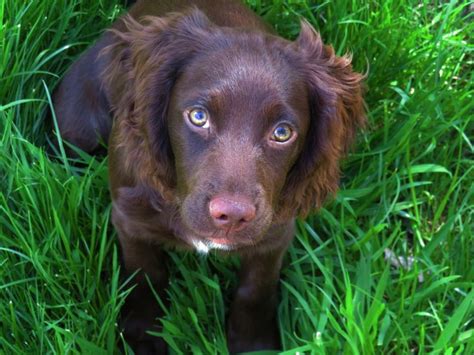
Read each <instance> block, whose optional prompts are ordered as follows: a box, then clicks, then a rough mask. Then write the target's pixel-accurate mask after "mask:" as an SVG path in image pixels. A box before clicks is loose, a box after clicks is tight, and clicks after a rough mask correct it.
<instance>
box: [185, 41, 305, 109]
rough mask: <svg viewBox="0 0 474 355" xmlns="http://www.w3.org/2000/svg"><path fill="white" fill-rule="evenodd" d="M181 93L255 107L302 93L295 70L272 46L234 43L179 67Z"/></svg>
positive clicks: (285, 99)
mask: <svg viewBox="0 0 474 355" xmlns="http://www.w3.org/2000/svg"><path fill="white" fill-rule="evenodd" d="M178 87H179V91H180V92H181V93H182V95H181V97H182V98H183V100H186V99H187V98H188V96H189V97H192V98H194V97H199V96H202V97H206V98H212V99H215V100H216V101H219V103H220V104H221V105H223V106H226V105H232V106H233V107H235V105H240V106H242V107H243V108H245V109H249V108H259V107H262V106H264V105H265V104H266V103H271V104H289V105H291V103H292V102H295V99H294V98H295V97H303V96H305V86H304V85H303V80H301V78H300V77H299V74H298V73H297V71H296V70H295V69H294V68H292V66H291V63H289V62H288V61H287V60H286V58H284V56H283V55H281V53H280V52H279V51H278V50H276V49H275V48H274V47H273V48H272V47H269V46H267V47H265V46H261V47H258V46H256V45H255V44H252V43H238V44H236V45H234V46H230V47H227V48H224V49H221V50H217V51H216V50H213V51H209V52H208V53H202V54H200V55H199V56H197V58H195V59H194V60H192V61H191V62H190V63H189V65H187V66H185V68H183V69H182V72H181V75H180V79H179V80H178Z"/></svg>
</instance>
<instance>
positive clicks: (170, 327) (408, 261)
mask: <svg viewBox="0 0 474 355" xmlns="http://www.w3.org/2000/svg"><path fill="white" fill-rule="evenodd" d="M122 3H123V2H120V1H113V0H110V1H105V0H100V1H97V0H56V1H52V0H43V1H39V0H36V1H17V0H0V24H1V27H0V353H2V354H26V353H28V354H45V353H60V354H63V353H72V354H76V353H81V354H102V353H103V354H105V353H114V352H117V351H118V350H117V349H118V344H119V343H120V342H122V341H123V340H122V338H121V334H120V330H119V328H118V326H117V323H116V322H117V315H118V313H119V311H120V307H121V305H122V304H123V301H124V298H125V297H126V295H127V292H128V290H129V288H130V286H131V285H129V284H128V285H122V283H121V281H120V278H119V269H120V266H119V258H118V245H117V242H116V238H115V234H116V233H115V231H114V230H113V228H112V226H111V223H110V199H109V193H108V187H107V161H106V160H100V159H99V160H96V159H94V158H91V157H84V160H85V163H84V164H83V165H81V166H79V167H78V166H77V164H76V165H74V164H71V162H70V161H67V159H65V158H63V157H60V158H57V159H52V158H50V157H49V156H48V154H46V152H45V151H46V147H47V146H48V142H47V138H46V137H47V135H48V134H49V133H52V134H53V135H54V127H53V126H52V125H51V123H50V122H48V120H47V119H46V112H47V111H48V110H49V107H50V94H51V92H52V91H53V89H54V87H55V85H56V84H57V83H58V81H59V79H60V77H61V75H62V74H63V73H64V71H65V70H66V69H67V68H68V67H69V65H70V64H71V63H72V61H73V60H74V59H75V58H77V56H78V54H79V53H81V52H82V51H83V50H84V49H85V48H87V46H88V45H89V44H90V43H92V42H93V41H94V40H95V39H96V38H97V37H98V36H99V35H100V33H101V32H102V31H103V29H104V28H106V27H107V26H108V25H109V24H110V23H111V22H112V21H113V20H114V19H115V18H117V16H119V15H120V14H121V13H122V11H123V6H122ZM249 3H250V5H251V6H252V7H253V8H254V9H255V10H256V11H257V12H258V13H260V14H262V15H263V16H264V17H265V18H266V19H267V20H268V21H269V22H270V23H272V24H273V25H274V26H275V27H276V28H277V30H278V31H279V33H280V34H281V35H283V36H285V37H288V38H294V37H295V36H296V35H297V34H298V30H299V20H298V18H299V17H300V16H303V17H305V18H307V19H308V20H309V21H310V22H311V23H312V24H313V25H314V26H315V27H316V28H318V29H319V30H320V31H321V34H322V37H323V39H324V40H325V41H326V42H328V43H332V44H333V45H334V47H335V49H336V51H337V52H338V53H339V54H344V53H345V52H351V53H352V55H353V62H354V66H355V68H356V69H357V70H359V71H362V72H366V73H367V80H366V86H367V93H366V102H367V108H368V121H369V123H368V125H367V129H366V130H365V132H361V133H360V134H359V136H358V139H357V144H356V145H355V146H354V148H353V149H352V152H351V154H350V156H349V157H348V158H347V159H346V160H345V161H344V164H343V178H342V182H341V190H340V192H339V193H338V195H337V196H336V198H335V199H333V200H332V201H330V202H329V203H328V204H326V206H325V208H323V209H322V210H320V211H318V212H317V213H314V214H313V215H311V216H310V217H309V218H307V219H306V220H304V221H303V220H301V221H298V231H297V235H296V238H295V240H294V243H293V246H292V247H291V249H290V250H289V253H288V256H287V258H286V260H285V264H284V267H283V270H282V278H281V303H280V307H279V321H280V326H281V335H282V340H283V345H284V349H285V351H286V352H285V354H294V353H296V352H300V353H308V354H310V353H314V354H319V353H329V354H331V353H344V354H359V353H361V354H375V353H387V354H405V353H420V354H423V353H428V352H432V353H435V354H436V353H442V354H474V264H473V262H472V260H473V255H474V239H473V233H474V231H473V230H474V228H473V224H474V216H473V212H474V195H473V193H474V187H473V186H474V184H473V181H474V164H473V163H474V155H473V153H474V148H473V138H474V98H473V94H474V78H473V68H474V66H473V60H474V56H473V49H474V43H473V37H474V12H473V9H472V5H470V3H469V1H450V2H449V1H423V2H420V1H409V0H399V1H394V0H387V1H379V2H377V1H362V0H352V1H348V0H340V1H339V0H338V1H334V2H330V1H310V0H307V1H305V0H291V1H290V0H288V1H279V0H274V1H273V2H271V1H259V0H252V1H249ZM171 260H172V262H171V263H170V264H171V265H170V267H171V270H172V279H171V280H172V281H171V283H170V287H169V298H171V299H172V300H173V304H172V306H171V307H170V308H169V309H168V310H167V313H166V316H165V317H164V318H163V319H162V320H161V321H162V323H163V325H164V329H163V334H162V335H163V336H164V337H165V339H166V341H167V342H168V344H169V346H170V349H172V351H174V353H191V352H193V353H196V354H199V353H203V354H214V353H216V354H222V353H226V352H227V350H226V346H225V335H224V319H225V313H226V306H227V305H228V303H229V298H230V295H231V292H232V289H233V287H235V285H236V276H235V274H234V269H235V268H236V266H237V265H238V260H234V259H228V260H222V259H221V258H220V257H218V256H216V255H210V256H208V257H203V256H198V255H195V254H191V253H189V254H182V253H171Z"/></svg>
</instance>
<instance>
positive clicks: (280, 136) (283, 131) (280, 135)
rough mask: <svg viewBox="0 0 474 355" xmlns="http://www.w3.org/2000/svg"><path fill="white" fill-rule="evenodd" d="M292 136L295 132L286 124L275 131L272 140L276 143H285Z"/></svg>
mask: <svg viewBox="0 0 474 355" xmlns="http://www.w3.org/2000/svg"><path fill="white" fill-rule="evenodd" d="M292 134H293V131H292V129H291V128H290V126H288V125H286V124H281V125H279V126H277V127H276V128H275V130H274V131H273V135H272V139H273V140H274V141H277V142H280V143H284V142H286V141H288V140H289V139H290V138H291V136H292Z"/></svg>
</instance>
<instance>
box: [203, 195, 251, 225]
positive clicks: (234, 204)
mask: <svg viewBox="0 0 474 355" xmlns="http://www.w3.org/2000/svg"><path fill="white" fill-rule="evenodd" d="M209 213H210V215H211V217H212V220H213V222H214V224H215V226H216V227H218V228H222V229H228V228H230V227H233V228H234V231H235V230H238V229H241V228H242V227H243V226H244V225H245V224H247V223H248V222H250V221H252V220H253V219H254V218H255V205H254V204H253V203H251V202H250V201H249V200H248V199H246V198H243V197H240V196H232V195H225V196H222V195H221V196H219V197H214V198H213V199H212V200H211V202H209Z"/></svg>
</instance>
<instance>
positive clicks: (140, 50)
mask: <svg viewBox="0 0 474 355" xmlns="http://www.w3.org/2000/svg"><path fill="white" fill-rule="evenodd" d="M122 21H123V25H124V26H122V27H123V28H124V29H123V30H118V29H112V30H111V32H112V34H113V35H114V36H115V37H116V40H115V42H114V44H112V45H111V46H109V47H107V48H106V49H105V53H104V54H105V55H107V56H108V57H109V58H110V65H109V66H108V68H107V69H106V70H105V72H104V73H103V79H104V85H105V88H106V92H107V94H108V97H109V101H110V102H111V106H112V111H113V115H114V121H115V123H114V124H115V125H118V126H117V127H116V129H117V130H118V131H117V133H116V134H117V135H116V137H114V138H115V140H116V142H118V143H117V144H116V147H117V148H118V149H121V150H123V152H124V154H123V159H124V160H125V168H126V170H127V173H128V174H130V175H131V176H132V177H134V178H135V179H137V180H139V181H141V182H145V183H146V184H147V185H149V186H152V187H154V188H156V189H157V190H158V191H160V192H161V193H162V194H163V196H164V197H165V198H166V197H171V196H172V195H171V190H172V189H173V187H174V186H175V184H176V177H175V174H176V173H175V167H174V163H173V161H174V158H173V153H172V150H171V146H170V141H169V135H168V129H167V120H166V115H167V111H168V105H169V101H170V96H171V91H172V88H173V86H174V83H175V81H176V79H177V77H178V75H179V72H180V70H181V68H182V67H183V66H184V65H186V63H187V62H188V61H189V60H190V59H191V58H192V57H193V55H194V54H195V53H197V52H198V51H200V50H201V49H203V48H205V45H206V39H207V38H208V37H209V28H210V27H211V26H212V24H211V23H210V22H209V20H208V19H207V17H206V16H205V15H204V14H203V13H202V12H201V11H199V10H198V9H192V11H190V12H188V13H180V14H170V15H169V16H166V17H161V18H159V17H145V18H144V19H143V21H141V22H138V21H136V20H134V19H133V18H132V17H130V16H126V17H124V18H123V20H122Z"/></svg>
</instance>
